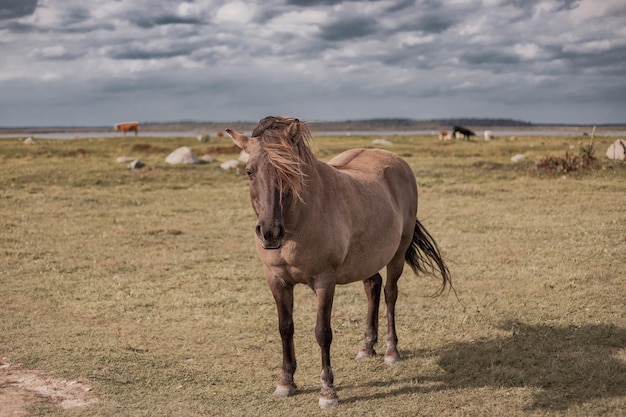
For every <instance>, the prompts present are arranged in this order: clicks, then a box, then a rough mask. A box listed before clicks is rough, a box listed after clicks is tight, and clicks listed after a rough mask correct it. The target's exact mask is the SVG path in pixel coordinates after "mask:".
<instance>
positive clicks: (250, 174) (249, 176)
mask: <svg viewBox="0 0 626 417" xmlns="http://www.w3.org/2000/svg"><path fill="white" fill-rule="evenodd" d="M246 175H247V176H248V178H250V179H252V175H253V174H252V170H250V169H246Z"/></svg>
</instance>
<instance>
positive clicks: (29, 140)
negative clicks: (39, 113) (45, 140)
mask: <svg viewBox="0 0 626 417" xmlns="http://www.w3.org/2000/svg"><path fill="white" fill-rule="evenodd" d="M22 143H23V144H24V145H34V144H35V143H37V142H36V141H35V139H34V138H33V137H32V136H29V137H27V138H26V139H24V140H23V141H22Z"/></svg>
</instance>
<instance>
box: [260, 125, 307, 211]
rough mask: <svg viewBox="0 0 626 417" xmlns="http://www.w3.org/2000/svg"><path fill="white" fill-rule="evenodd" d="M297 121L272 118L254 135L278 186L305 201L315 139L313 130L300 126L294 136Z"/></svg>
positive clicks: (279, 188)
mask: <svg viewBox="0 0 626 417" xmlns="http://www.w3.org/2000/svg"><path fill="white" fill-rule="evenodd" d="M296 121H297V119H293V118H287V117H276V116H268V117H266V118H264V119H262V120H261V121H260V122H259V124H258V125H257V127H256V128H255V129H254V131H253V132H252V136H253V137H256V138H259V140H260V142H261V147H262V148H263V150H264V151H265V153H266V156H267V160H268V162H269V164H270V165H271V166H272V168H273V169H274V172H275V174H276V186H277V188H278V190H279V192H280V193H281V195H282V194H283V193H284V192H291V194H292V195H293V197H295V198H296V199H299V200H302V190H303V188H304V185H305V180H306V176H307V174H306V167H308V166H310V165H311V162H312V161H313V160H314V159H315V156H314V155H313V152H312V151H311V147H310V143H311V142H312V136H311V132H310V130H309V128H308V127H307V126H306V124H304V123H302V122H298V123H299V129H298V132H297V137H291V134H292V133H290V132H289V127H290V126H291V125H292V123H293V122H296Z"/></svg>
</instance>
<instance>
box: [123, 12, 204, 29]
mask: <svg viewBox="0 0 626 417" xmlns="http://www.w3.org/2000/svg"><path fill="white" fill-rule="evenodd" d="M131 22H132V23H134V24H135V25H137V26H139V27H141V28H144V29H149V28H152V27H155V26H165V25H199V24H203V23H204V22H203V21H202V20H201V19H198V18H189V17H180V16H176V15H161V16H155V17H146V16H140V17H137V18H133V19H131Z"/></svg>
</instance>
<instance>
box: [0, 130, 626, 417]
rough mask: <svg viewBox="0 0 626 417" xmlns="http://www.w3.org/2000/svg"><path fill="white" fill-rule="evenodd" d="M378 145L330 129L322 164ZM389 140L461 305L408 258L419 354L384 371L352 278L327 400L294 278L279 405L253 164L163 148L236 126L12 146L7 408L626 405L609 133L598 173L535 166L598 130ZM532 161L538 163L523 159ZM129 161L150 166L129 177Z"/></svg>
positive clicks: (475, 412) (623, 244) (1, 386)
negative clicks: (293, 369)
mask: <svg viewBox="0 0 626 417" xmlns="http://www.w3.org/2000/svg"><path fill="white" fill-rule="evenodd" d="M372 139H374V137H357V136H351V137H342V138H338V137H319V138H316V140H315V148H316V154H317V155H318V156H319V157H320V158H321V159H324V160H328V159H330V157H332V156H333V155H335V154H337V153H338V152H340V151H342V150H345V149H347V148H351V147H368V146H372V145H371V141H372ZM386 139H388V140H390V141H391V142H393V145H392V146H389V149H391V150H393V151H394V152H397V153H398V154H400V155H402V156H403V157H405V158H406V159H407V161H408V162H409V163H410V164H411V166H412V167H413V169H414V171H415V174H416V177H417V180H418V184H419V187H420V197H419V210H418V217H419V218H420V220H421V221H422V222H423V223H424V225H425V226H426V227H427V229H428V230H429V231H430V232H431V234H432V235H433V236H434V237H435V239H436V240H437V241H438V243H439V245H440V247H441V249H442V252H443V253H444V256H445V257H446V259H447V261H448V263H449V267H450V270H451V273H452V276H453V282H454V285H455V288H456V291H457V292H458V296H459V299H460V302H459V301H457V299H456V298H455V297H454V296H453V295H448V296H443V297H440V298H435V299H433V298H430V297H429V295H430V294H432V293H433V292H435V291H436V290H437V288H438V285H439V282H438V281H436V280H434V279H432V278H426V277H415V276H413V275H412V273H410V270H409V268H407V271H406V272H405V274H404V276H403V277H402V279H401V281H400V297H399V301H398V311H397V314H398V336H399V339H400V342H399V348H400V352H401V354H402V355H403V357H404V361H403V362H401V363H399V364H397V365H395V366H392V367H389V366H387V365H385V364H384V363H383V360H382V357H381V356H379V357H377V358H375V359H373V360H370V361H366V362H361V361H359V362H356V361H354V360H353V358H354V356H355V354H356V352H357V350H358V347H359V346H360V343H361V340H362V335H363V331H364V321H365V312H366V311H365V310H366V302H365V295H364V292H363V287H362V285H360V284H353V285H350V286H345V287H339V288H338V291H337V294H336V299H335V304H334V311H333V330H334V341H333V346H332V355H333V369H334V373H335V385H336V388H337V391H338V395H339V397H340V406H339V407H338V408H337V409H334V410H324V411H321V410H320V409H319V408H318V406H317V396H318V392H319V371H320V369H319V367H320V358H319V348H318V346H317V343H316V341H315V336H314V333H313V328H314V325H315V302H314V297H313V293H312V292H311V291H310V290H309V289H307V288H305V287H297V288H296V311H295V323H296V336H295V343H296V353H297V355H298V366H299V367H298V371H297V373H296V382H297V384H298V386H299V392H298V394H297V395H296V396H294V397H291V398H287V399H280V400H278V399H274V398H273V397H272V392H273V390H274V388H275V384H276V382H277V379H278V376H279V372H280V365H281V351H280V337H279V335H278V330H277V324H276V313H275V307H274V303H273V300H272V297H271V294H270V293H269V290H268V289H267V288H266V285H265V282H264V280H263V277H262V268H261V264H260V262H259V261H258V260H257V258H256V253H255V251H254V245H253V227H254V224H255V218H254V216H253V212H252V209H251V208H250V204H249V200H248V192H247V180H246V179H245V175H240V174H239V175H238V174H237V173H235V172H234V171H228V172H227V171H224V170H222V169H221V168H220V167H219V163H210V164H203V165H195V166H168V165H167V164H165V162H164V158H165V156H166V155H167V154H168V153H169V151H171V150H173V149H175V148H177V147H179V146H182V145H187V146H191V147H193V148H194V150H195V151H196V153H198V154H203V153H205V152H206V151H207V148H212V149H210V151H211V152H215V150H214V149H213V148H214V147H223V148H227V147H229V146H230V143H229V141H228V140H227V139H219V140H216V139H214V142H212V143H209V144H199V143H198V142H197V141H195V140H192V139H184V138H142V137H139V138H130V137H129V138H108V139H79V140H65V141H59V140H47V141H46V140H39V141H38V142H37V143H36V144H35V145H25V144H22V143H21V142H20V141H18V140H17V139H15V140H13V139H5V140H0V242H1V244H0V251H1V252H0V297H1V299H0V371H1V370H2V369H3V368H4V369H7V368H9V365H10V369H12V372H15V374H11V375H13V376H11V375H9V376H8V377H5V379H4V382H2V381H3V380H2V379H0V415H2V411H1V410H3V409H4V410H8V409H9V408H8V407H9V403H10V402H12V404H13V405H14V406H15V407H18V408H19V410H22V411H23V410H26V411H27V412H28V413H30V414H32V415H62V416H79V415H80V416H312V415H328V416H335V415H336V416H417V415H420V416H491V415H492V416H503V415H506V416H553V415H568V416H569V415H573V416H601V415H602V416H604V415H609V416H618V415H623V414H622V413H623V410H624V409H626V302H625V300H626V284H625V279H626V267H625V266H624V259H625V258H626V210H625V208H626V165H625V164H624V163H623V162H621V163H620V162H613V161H608V160H606V159H604V151H605V150H606V148H607V147H608V145H609V144H610V143H611V142H613V140H614V139H611V138H596V139H595V141H594V143H595V146H596V150H597V151H596V154H597V156H598V164H597V166H596V167H595V168H594V169H591V170H586V171H584V172H574V173H567V174H565V175H564V174H563V173H561V172H543V171H538V170H537V169H536V168H535V165H534V161H535V160H536V159H537V158H540V157H542V156H544V155H557V156H559V155H564V154H565V152H566V151H568V150H569V149H570V145H574V146H575V147H579V146H581V145H582V144H585V143H587V142H588V141H589V139H588V138H583V137H578V138H576V137H536V136H527V137H519V138H518V140H517V141H514V142H511V141H508V140H503V139H501V140H497V141H494V142H483V141H474V142H454V143H445V144H444V143H441V142H439V141H438V140H437V139H436V138H433V137H413V136H393V137H387V138H386ZM146 145H149V146H146ZM230 152H233V151H230ZM570 152H576V151H575V150H574V151H570ZM517 153H523V154H525V155H526V160H525V161H524V162H522V163H520V164H513V163H511V161H510V157H511V156H512V155H514V154H517ZM121 155H126V156H136V157H139V158H141V159H142V160H143V161H144V162H145V163H146V167H145V168H143V169H141V170H133V171H129V170H128V169H126V167H125V164H117V163H116V162H115V159H116V157H117V156H121ZM215 156H216V157H217V158H218V159H219V160H220V161H224V160H226V159H231V158H236V156H237V154H236V153H225V154H224V153H215ZM384 312H385V308H384V304H383V306H382V307H381V315H382V314H384ZM382 322H383V323H384V320H383V321H382ZM381 331H383V332H384V325H383V327H382V329H381ZM381 344H382V343H381ZM378 351H379V352H382V346H379V347H378ZM18 371H20V372H37V375H40V377H41V378H43V379H46V378H49V379H50V380H52V379H54V380H57V381H79V382H80V383H81V384H85V386H89V387H91V390H90V391H89V392H88V393H86V394H85V395H86V398H87V399H88V402H89V401H91V402H90V403H89V404H88V405H86V406H83V407H70V408H62V407H61V404H60V400H59V399H58V397H50V396H46V395H43V394H42V393H41V391H33V390H31V391H28V390H23V389H22V391H20V392H18V393H15V392H13V391H14V390H15V388H16V387H17V386H18V384H17V382H16V379H17V377H16V376H15V375H17V372H18ZM27 391H28V392H27ZM27 394H28V395H27ZM7 415H8V414H7Z"/></svg>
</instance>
